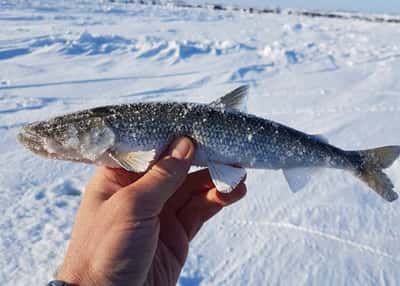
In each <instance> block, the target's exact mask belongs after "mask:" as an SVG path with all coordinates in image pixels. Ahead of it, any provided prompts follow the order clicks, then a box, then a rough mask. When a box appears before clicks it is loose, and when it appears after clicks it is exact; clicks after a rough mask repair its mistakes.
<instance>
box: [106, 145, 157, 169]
mask: <svg viewBox="0 0 400 286" xmlns="http://www.w3.org/2000/svg"><path fill="white" fill-rule="evenodd" d="M108 155H109V156H110V158H112V159H113V160H114V161H115V162H116V163H117V164H118V165H119V166H121V167H122V168H124V169H125V170H127V171H131V172H136V173H143V172H145V171H146V170H147V169H148V168H149V167H150V165H151V164H152V163H153V161H154V160H155V158H156V155H157V153H156V150H154V149H153V150H149V151H135V152H118V151H109V152H108Z"/></svg>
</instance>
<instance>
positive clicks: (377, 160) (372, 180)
mask: <svg viewBox="0 0 400 286" xmlns="http://www.w3.org/2000/svg"><path fill="white" fill-rule="evenodd" d="M358 154H359V155H360V157H361V166H360V167H359V169H358V170H357V172H356V175H357V177H359V178H360V179H361V180H362V181H364V182H365V183H366V184H367V185H368V186H369V187H370V188H371V189H373V190H374V191H375V192H376V193H377V194H379V195H380V196H381V197H382V198H384V199H385V200H387V201H389V202H392V201H394V200H396V199H397V198H398V197H399V195H398V194H397V193H396V192H395V191H394V190H393V189H394V186H393V183H392V181H391V180H390V179H389V177H388V176H387V175H386V174H385V173H384V172H383V171H382V170H383V169H385V168H388V167H390V166H391V165H392V164H393V162H394V161H395V160H396V159H397V158H398V157H399V155H400V146H386V147H380V148H375V149H370V150H364V151H358Z"/></svg>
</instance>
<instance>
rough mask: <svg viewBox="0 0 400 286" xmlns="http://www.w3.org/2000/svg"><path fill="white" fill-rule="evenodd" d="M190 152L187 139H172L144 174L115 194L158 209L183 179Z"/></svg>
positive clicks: (191, 150)
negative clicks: (161, 154)
mask: <svg viewBox="0 0 400 286" xmlns="http://www.w3.org/2000/svg"><path fill="white" fill-rule="evenodd" d="M193 154H194V145H193V143H192V142H191V141H190V139H188V138H180V139H177V140H175V142H174V143H173V144H172V145H171V147H170V149H169V151H168V152H167V154H166V155H165V156H164V157H163V158H162V159H161V160H159V161H158V162H157V163H156V164H155V165H154V166H152V167H151V168H150V170H149V171H148V172H147V173H145V174H144V175H143V176H142V177H141V178H140V179H138V180H137V181H136V182H134V183H132V184H130V185H128V186H126V187H125V188H123V189H122V190H120V191H119V192H117V193H116V194H115V195H116V196H118V197H122V199H123V200H129V201H130V202H132V203H133V204H139V203H144V204H146V206H145V207H144V208H148V209H149V210H150V209H153V210H158V211H160V210H161V208H162V206H163V205H164V203H165V202H166V201H167V200H168V198H169V197H170V196H171V195H172V194H173V193H174V192H175V191H176V190H177V189H178V188H179V187H180V185H181V184H182V183H183V181H184V180H185V178H186V176H187V173H188V171H189V168H190V163H191V159H192V157H193ZM131 207H133V205H132V206H131ZM141 207H143V205H142V206H141Z"/></svg>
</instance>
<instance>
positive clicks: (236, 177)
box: [208, 163, 246, 193]
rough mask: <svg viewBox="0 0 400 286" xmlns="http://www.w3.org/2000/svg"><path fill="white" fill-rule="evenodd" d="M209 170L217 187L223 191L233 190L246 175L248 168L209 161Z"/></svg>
mask: <svg viewBox="0 0 400 286" xmlns="http://www.w3.org/2000/svg"><path fill="white" fill-rule="evenodd" d="M208 170H209V172H210V175H211V179H212V181H213V183H214V185H215V187H216V188H217V190H218V191H219V192H221V193H230V192H231V191H233V190H234V189H235V188H236V187H237V185H239V183H240V181H242V180H243V178H244V177H245V176H246V170H245V169H243V168H241V167H232V166H229V165H223V164H218V163H209V164H208Z"/></svg>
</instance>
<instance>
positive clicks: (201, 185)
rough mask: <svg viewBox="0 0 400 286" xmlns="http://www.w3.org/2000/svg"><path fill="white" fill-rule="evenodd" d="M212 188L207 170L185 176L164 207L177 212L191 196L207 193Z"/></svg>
mask: <svg viewBox="0 0 400 286" xmlns="http://www.w3.org/2000/svg"><path fill="white" fill-rule="evenodd" d="M213 187H214V184H213V182H212V180H211V177H210V174H209V172H208V169H203V170H200V171H197V172H194V173H191V174H189V175H188V176H187V178H186V180H185V181H184V182H183V184H182V185H181V186H180V188H179V189H178V190H177V191H176V192H175V193H174V194H173V195H172V197H170V198H169V200H168V201H167V203H166V206H167V207H168V208H170V209H171V210H173V211H178V210H179V209H180V208H181V207H182V206H184V205H185V204H186V203H187V202H188V201H189V200H190V199H191V197H192V196H193V195H195V194H198V193H203V192H207V191H208V190H210V189H211V188H213Z"/></svg>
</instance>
